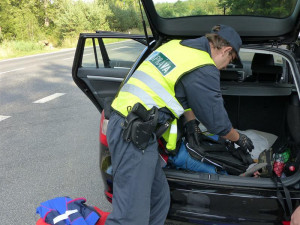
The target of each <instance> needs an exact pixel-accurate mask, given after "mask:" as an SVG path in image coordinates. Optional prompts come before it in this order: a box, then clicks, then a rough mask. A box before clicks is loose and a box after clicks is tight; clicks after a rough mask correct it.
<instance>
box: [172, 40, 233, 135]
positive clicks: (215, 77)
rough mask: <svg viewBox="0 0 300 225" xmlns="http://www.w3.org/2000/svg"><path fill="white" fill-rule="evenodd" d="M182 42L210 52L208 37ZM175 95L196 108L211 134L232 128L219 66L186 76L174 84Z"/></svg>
mask: <svg viewBox="0 0 300 225" xmlns="http://www.w3.org/2000/svg"><path fill="white" fill-rule="evenodd" d="M181 44H182V45H185V46H188V47H192V48H196V49H200V50H203V51H206V52H208V53H209V54H210V55H211V51H210V46H209V42H208V40H207V38H206V37H201V38H197V39H188V40H184V41H182V42H181ZM183 57H184V56H183ZM175 96H176V98H177V99H178V101H179V102H180V104H181V105H182V106H183V108H184V109H188V108H191V109H192V110H193V112H194V114H195V116H196V117H197V119H198V120H199V121H200V122H202V123H203V125H204V126H205V127H206V128H207V130H208V131H209V132H210V133H213V134H218V135H221V136H224V135H226V134H228V133H229V131H230V130H231V128H232V124H231V122H230V120H229V118H228V114H227V112H226V110H225V108H224V102H223V98H222V94H221V88H220V71H219V70H218V69H217V67H215V66H211V65H208V66H203V67H201V68H198V69H196V70H194V71H192V72H191V73H189V74H186V75H184V76H183V77H182V78H181V79H180V80H179V81H178V83H177V84H176V86H175Z"/></svg>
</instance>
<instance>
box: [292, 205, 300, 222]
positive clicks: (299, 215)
mask: <svg viewBox="0 0 300 225" xmlns="http://www.w3.org/2000/svg"><path fill="white" fill-rule="evenodd" d="M291 225H300V206H298V208H297V209H296V210H295V211H294V212H293V214H292V217H291Z"/></svg>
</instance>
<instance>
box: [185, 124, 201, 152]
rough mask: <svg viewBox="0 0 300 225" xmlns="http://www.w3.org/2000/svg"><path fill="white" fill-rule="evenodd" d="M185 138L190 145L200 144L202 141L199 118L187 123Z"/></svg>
mask: <svg viewBox="0 0 300 225" xmlns="http://www.w3.org/2000/svg"><path fill="white" fill-rule="evenodd" d="M184 128H185V138H186V141H187V142H188V143H189V145H190V146H193V147H195V146H199V145H200V143H201V139H200V134H201V130H200V128H199V122H198V121H197V120H190V121H188V122H187V123H186V124H185V125H184Z"/></svg>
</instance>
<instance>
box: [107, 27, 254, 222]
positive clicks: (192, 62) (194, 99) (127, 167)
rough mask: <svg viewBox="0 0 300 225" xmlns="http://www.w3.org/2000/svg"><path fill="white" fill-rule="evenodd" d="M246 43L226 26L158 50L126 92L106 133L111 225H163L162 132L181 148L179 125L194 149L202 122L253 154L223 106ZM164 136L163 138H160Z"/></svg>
mask: <svg viewBox="0 0 300 225" xmlns="http://www.w3.org/2000/svg"><path fill="white" fill-rule="evenodd" d="M241 44H242V41H241V39H240V36H239V35H238V33H237V32H236V31H235V30H234V29H233V28H231V27H229V26H226V25H218V26H215V27H214V28H213V29H212V32H211V33H209V34H207V35H206V36H205V37H200V38H196V39H189V40H183V41H181V40H172V41H169V42H167V43H166V44H164V45H162V46H160V47H159V48H158V49H156V50H155V51H154V52H153V53H152V54H151V55H150V56H149V57H148V58H147V59H145V61H144V62H143V63H142V64H141V65H140V66H139V67H138V68H137V70H136V71H135V72H134V73H133V75H132V76H131V77H130V78H129V80H128V81H127V82H126V83H125V84H124V85H123V86H122V88H121V89H120V91H119V93H118V95H117V96H116V98H115V99H114V101H113V103H112V108H113V112H112V114H111V116H110V120H109V123H108V129H107V139H108V145H109V150H110V153H111V162H112V169H113V177H114V186H113V200H112V205H113V211H112V213H111V214H110V215H109V216H108V218H107V220H106V224H107V225H113V224H122V225H129V224H130V225H142V224H143V225H146V224H151V225H152V224H153V225H154V224H155V225H160V224H164V222H165V219H166V216H167V213H168V210H169V205H170V190H169V186H168V183H167V179H166V176H165V174H164V172H163V170H162V168H161V164H160V157H159V153H158V150H157V149H158V142H157V139H156V134H157V133H163V132H164V133H163V135H162V138H163V140H164V142H165V145H166V148H167V149H168V150H169V151H170V152H172V151H173V152H174V150H175V149H176V139H177V119H179V117H180V116H182V115H185V118H186V121H187V122H186V128H187V129H191V128H192V129H194V132H193V134H191V135H192V136H193V137H192V138H190V139H193V140H194V141H196V142H197V132H199V129H198V126H197V125H198V123H197V121H196V118H197V119H198V120H200V121H201V122H202V123H203V124H204V125H205V126H206V127H207V129H208V131H210V132H211V133H214V134H218V135H220V136H222V137H224V138H225V139H228V140H230V141H233V142H235V143H236V144H237V145H239V146H240V147H241V148H242V149H243V150H244V151H247V150H248V151H251V150H252V149H253V144H252V142H251V140H250V139H249V138H248V137H247V136H245V135H243V134H239V133H238V132H237V131H236V130H235V129H234V128H233V127H232V125H231V122H230V120H229V118H228V115H227V112H226V110H225V108H224V105H223V99H222V95H221V90H220V72H219V70H220V69H222V68H225V67H226V66H227V65H228V64H229V63H230V62H231V61H233V60H234V59H238V58H239V56H238V52H239V49H240V46H241ZM162 131H163V132H162Z"/></svg>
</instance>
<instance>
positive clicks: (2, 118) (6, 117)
mask: <svg viewBox="0 0 300 225" xmlns="http://www.w3.org/2000/svg"><path fill="white" fill-rule="evenodd" d="M9 117H10V116H1V115H0V121H2V120H5V119H8V118H9Z"/></svg>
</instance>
